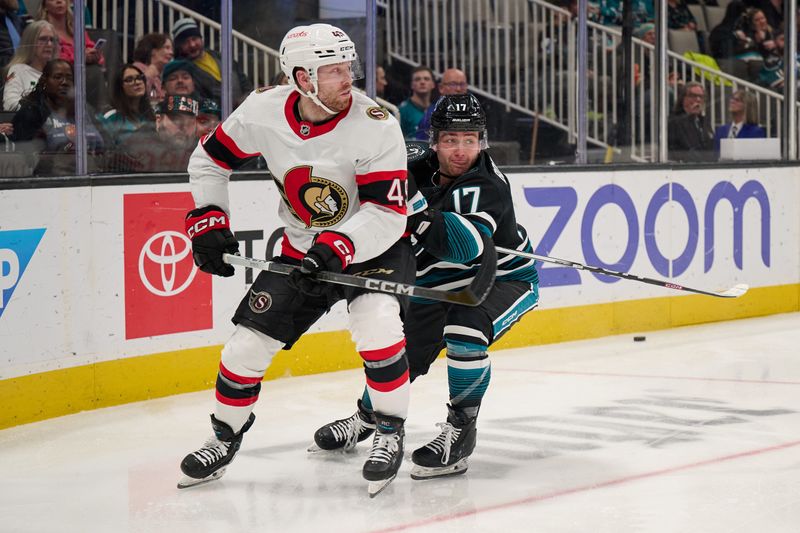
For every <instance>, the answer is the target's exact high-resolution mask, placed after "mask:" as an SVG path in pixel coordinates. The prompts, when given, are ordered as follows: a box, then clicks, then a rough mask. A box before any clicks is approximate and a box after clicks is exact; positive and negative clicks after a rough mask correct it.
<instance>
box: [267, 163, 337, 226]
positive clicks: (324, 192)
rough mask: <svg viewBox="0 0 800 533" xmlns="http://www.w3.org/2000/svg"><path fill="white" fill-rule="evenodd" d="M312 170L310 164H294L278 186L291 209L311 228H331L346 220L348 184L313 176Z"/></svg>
mask: <svg viewBox="0 0 800 533" xmlns="http://www.w3.org/2000/svg"><path fill="white" fill-rule="evenodd" d="M312 170H313V169H312V167H310V166H301V167H294V168H292V169H290V170H289V171H288V172H287V173H286V174H284V176H283V184H282V185H281V184H278V187H279V188H280V192H281V196H283V200H284V201H285V202H286V205H287V206H289V210H290V211H291V212H292V214H293V215H294V216H295V217H297V219H298V220H300V221H301V222H303V224H305V225H306V227H307V228H312V227H313V228H327V227H330V226H333V225H335V224H336V223H337V222H339V221H340V220H342V218H343V217H344V215H345V213H347V207H348V205H349V200H348V198H347V193H346V192H345V190H344V187H342V186H341V185H339V184H338V183H334V182H333V181H331V180H328V179H325V178H320V177H317V176H312V175H311V172H312ZM276 183H277V182H276Z"/></svg>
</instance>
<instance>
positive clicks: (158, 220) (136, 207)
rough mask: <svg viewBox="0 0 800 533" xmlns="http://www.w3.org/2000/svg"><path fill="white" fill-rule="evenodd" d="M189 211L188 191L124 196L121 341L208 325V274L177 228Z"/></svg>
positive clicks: (210, 310) (210, 319) (210, 308)
mask: <svg viewBox="0 0 800 533" xmlns="http://www.w3.org/2000/svg"><path fill="white" fill-rule="evenodd" d="M191 209H194V201H193V200H192V195H191V194H190V193H188V192H174V193H155V194H126V195H125V197H124V215H123V219H124V222H123V224H124V228H125V237H124V240H125V252H124V256H125V338H126V339H136V338H140V337H152V336H155V335H165V334H168V333H180V332H184V331H197V330H203V329H210V328H212V327H213V323H214V317H213V304H212V292H211V276H208V275H205V274H203V275H199V276H198V275H197V274H198V272H199V270H198V269H197V267H196V266H195V264H194V261H193V260H192V243H191V241H190V240H189V238H188V237H187V236H186V233H185V232H184V230H183V226H184V223H183V220H184V217H185V216H186V213H187V212H188V211H190V210H191Z"/></svg>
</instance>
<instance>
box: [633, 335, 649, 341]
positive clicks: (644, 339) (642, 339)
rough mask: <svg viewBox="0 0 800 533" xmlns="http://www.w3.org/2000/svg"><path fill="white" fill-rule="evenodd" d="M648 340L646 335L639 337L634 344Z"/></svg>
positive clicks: (636, 337) (635, 338) (634, 339)
mask: <svg viewBox="0 0 800 533" xmlns="http://www.w3.org/2000/svg"><path fill="white" fill-rule="evenodd" d="M646 340H647V337H645V336H644V335H637V336H635V337H634V338H633V342H644V341H646Z"/></svg>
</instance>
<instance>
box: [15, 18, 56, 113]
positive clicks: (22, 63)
mask: <svg viewBox="0 0 800 533" xmlns="http://www.w3.org/2000/svg"><path fill="white" fill-rule="evenodd" d="M57 50H58V37H57V36H56V30H55V28H53V25H52V24H50V23H49V22H47V21H46V20H36V21H34V22H31V23H30V24H28V27H27V28H25V31H24V32H22V40H21V41H20V46H19V48H18V49H17V52H16V53H15V54H14V57H12V58H11V61H10V63H9V65H8V70H7V71H6V72H5V73H4V77H5V80H6V84H5V86H4V87H3V109H5V110H6V111H16V110H18V109H19V102H20V100H21V99H22V97H23V96H24V95H25V94H27V93H29V92H30V91H32V90H33V88H34V87H35V86H36V82H38V81H39V78H40V77H41V75H42V69H43V68H44V66H45V65H46V64H47V62H48V61H50V60H51V59H54V58H55V57H56V56H57Z"/></svg>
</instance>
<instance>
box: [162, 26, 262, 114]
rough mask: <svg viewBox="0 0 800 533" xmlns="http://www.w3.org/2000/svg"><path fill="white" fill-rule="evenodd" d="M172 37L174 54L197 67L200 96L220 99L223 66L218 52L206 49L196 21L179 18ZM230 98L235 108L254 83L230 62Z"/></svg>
mask: <svg viewBox="0 0 800 533" xmlns="http://www.w3.org/2000/svg"><path fill="white" fill-rule="evenodd" d="M172 40H173V42H174V43H175V56H176V57H178V58H183V59H186V60H187V61H190V62H192V63H193V64H194V65H195V66H196V67H197V71H196V72H195V74H194V76H195V82H196V87H197V91H198V92H199V93H200V96H201V97H203V98H211V99H212V100H214V101H215V102H221V101H222V65H221V60H220V56H219V54H217V53H216V52H214V51H213V50H208V49H206V48H205V45H204V43H203V37H202V35H201V34H200V29H199V28H198V27H197V23H196V22H195V21H194V20H193V19H190V18H182V19H178V20H177V21H175V24H173V25H172ZM231 71H232V73H233V76H231V79H230V81H231V101H232V102H233V107H234V108H235V107H238V105H239V104H240V103H242V101H243V100H244V99H245V98H247V95H249V94H250V92H251V91H252V90H253V84H252V82H251V81H250V79H249V78H248V77H247V76H245V74H244V73H243V72H242V69H241V68H240V67H239V64H238V63H237V62H236V61H234V62H233V64H232V65H231Z"/></svg>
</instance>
